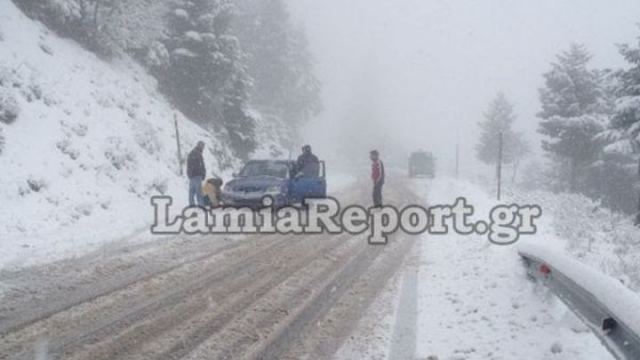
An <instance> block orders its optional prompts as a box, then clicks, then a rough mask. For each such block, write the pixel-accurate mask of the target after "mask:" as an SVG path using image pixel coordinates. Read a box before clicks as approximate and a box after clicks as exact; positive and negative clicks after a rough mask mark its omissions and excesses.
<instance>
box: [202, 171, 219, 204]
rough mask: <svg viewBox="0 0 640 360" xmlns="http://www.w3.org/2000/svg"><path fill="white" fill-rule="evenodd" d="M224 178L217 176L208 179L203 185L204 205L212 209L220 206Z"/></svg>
mask: <svg viewBox="0 0 640 360" xmlns="http://www.w3.org/2000/svg"><path fill="white" fill-rule="evenodd" d="M222 183H223V181H222V179H220V178H218V177H216V178H212V179H207V181H205V182H204V184H203V185H202V193H203V194H204V205H205V206H206V207H209V208H211V209H213V208H217V207H220V205H221V202H220V194H221V192H222Z"/></svg>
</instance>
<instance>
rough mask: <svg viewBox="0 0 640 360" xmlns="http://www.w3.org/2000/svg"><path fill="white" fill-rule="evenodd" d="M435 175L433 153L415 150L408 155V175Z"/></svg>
mask: <svg viewBox="0 0 640 360" xmlns="http://www.w3.org/2000/svg"><path fill="white" fill-rule="evenodd" d="M420 176H425V177H428V178H433V177H435V176H436V166H435V159H434V157H433V154H431V153H430V152H427V151H416V152H413V153H411V155H410V156H409V177H411V178H415V177H420Z"/></svg>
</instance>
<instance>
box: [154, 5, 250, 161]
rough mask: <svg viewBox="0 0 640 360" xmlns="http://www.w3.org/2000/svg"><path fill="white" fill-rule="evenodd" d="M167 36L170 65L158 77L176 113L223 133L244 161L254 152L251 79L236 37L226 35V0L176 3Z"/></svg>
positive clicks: (229, 16) (228, 9)
mask: <svg viewBox="0 0 640 360" xmlns="http://www.w3.org/2000/svg"><path fill="white" fill-rule="evenodd" d="M177 4H178V5H177V6H176V8H175V9H174V10H173V12H172V14H171V16H172V23H173V29H172V36H171V38H170V39H169V40H168V41H167V42H166V47H167V50H168V53H169V56H170V63H169V66H168V69H167V70H166V71H161V72H159V73H158V76H159V77H160V78H161V80H162V83H163V84H164V87H165V90H166V91H167V92H168V93H169V94H170V95H171V96H172V97H173V98H174V99H175V100H176V102H177V103H178V105H179V106H180V107H181V109H182V110H183V111H184V112H185V113H187V114H189V115H190V116H192V117H193V118H195V119H197V120H198V121H200V122H201V123H203V124H205V125H208V126H210V127H211V128H212V129H213V130H215V128H216V127H218V128H221V129H223V131H225V132H226V133H227V135H228V137H229V145H230V146H231V148H232V150H233V151H234V153H235V154H236V155H237V156H239V157H241V158H246V157H247V156H248V154H249V153H251V152H252V151H253V150H254V149H255V145H256V144H255V142H254V140H253V139H254V128H255V124H254V119H253V118H252V117H251V116H249V112H248V101H249V91H250V88H251V78H250V77H249V75H248V74H247V71H246V68H245V65H244V57H245V54H244V53H243V52H242V50H241V48H240V44H239V41H238V39H237V38H236V37H235V36H233V35H232V34H231V33H230V23H231V21H232V18H233V16H234V13H233V11H234V8H233V4H232V3H231V1H230V0H191V1H189V0H185V1H179V2H178V3H177Z"/></svg>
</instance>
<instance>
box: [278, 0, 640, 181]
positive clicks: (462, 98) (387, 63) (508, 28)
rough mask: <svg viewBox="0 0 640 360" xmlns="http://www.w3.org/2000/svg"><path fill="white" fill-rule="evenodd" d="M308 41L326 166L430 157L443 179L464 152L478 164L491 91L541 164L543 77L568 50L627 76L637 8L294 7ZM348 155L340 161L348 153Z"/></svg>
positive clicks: (305, 3) (440, 2)
mask: <svg viewBox="0 0 640 360" xmlns="http://www.w3.org/2000/svg"><path fill="white" fill-rule="evenodd" d="M290 6H291V11H292V16H293V18H294V20H295V22H296V23H298V24H299V25H300V26H301V27H303V28H304V29H305V30H306V32H307V34H308V37H309V42H310V47H311V49H312V52H313V54H314V57H315V59H316V68H317V73H318V76H319V77H320V79H321V81H322V83H323V100H324V107H325V110H324V112H323V113H322V114H320V115H319V116H318V117H317V118H316V119H315V120H314V121H313V122H312V123H310V124H309V125H308V126H307V128H306V129H305V131H304V138H305V141H306V142H309V143H311V144H313V145H314V147H315V149H316V152H318V153H319V154H320V155H321V156H323V157H325V158H328V159H332V160H335V161H336V162H338V161H339V160H343V161H344V160H345V159H354V158H358V159H362V160H363V161H366V157H367V150H368V149H370V148H378V149H380V150H381V151H382V153H383V157H385V156H386V158H387V159H394V160H398V161H400V159H403V157H404V156H406V155H407V154H408V153H409V152H410V151H412V150H414V149H418V148H422V149H425V150H429V151H432V152H433V153H434V154H435V155H436V157H437V158H438V163H439V168H440V170H441V171H450V170H451V169H452V168H453V166H454V165H453V164H454V161H453V159H454V154H455V144H456V143H457V142H458V143H459V144H460V149H461V168H462V170H461V171H462V172H463V173H465V174H473V173H476V172H478V171H483V166H482V165H479V162H478V161H477V160H475V152H474V145H475V142H476V135H477V133H478V127H477V124H476V123H477V121H478V120H480V119H481V118H482V114H483V112H484V111H485V110H486V109H487V106H488V104H489V102H490V101H491V100H492V98H493V97H494V96H495V95H496V93H497V92H498V91H502V92H504V93H505V94H506V95H507V97H508V98H509V99H510V100H511V101H512V102H513V103H514V104H515V110H516V113H517V115H518V120H517V123H516V125H515V128H516V130H519V131H524V132H526V134H527V137H528V139H529V142H530V143H531V147H532V150H533V151H534V152H535V153H536V154H537V155H536V156H540V153H541V151H540V145H539V143H540V140H539V137H538V135H537V133H536V129H537V123H538V120H537V118H536V117H535V114H536V113H537V112H538V111H539V108H540V104H539V101H538V88H539V87H541V86H542V83H543V78H542V73H544V72H545V71H547V70H548V69H549V64H550V62H552V61H553V60H554V59H555V56H556V55H557V54H558V53H559V52H560V51H563V50H566V49H567V48H568V47H569V45H570V44H571V43H572V42H576V43H582V44H584V45H586V47H587V48H588V49H589V50H590V51H591V53H592V54H593V55H594V58H593V63H592V64H593V65H594V66H597V67H621V66H624V61H623V59H622V57H621V56H620V55H619V54H618V51H617V48H616V46H615V44H618V43H630V42H634V41H635V38H636V35H637V34H638V28H637V25H636V22H637V21H638V20H639V19H640V15H639V14H640V2H638V1H637V0H617V1H578V0H572V1H569V0H564V1H559V0H543V1H527V2H525V1H508V0H490V1H476V0H457V1H444V0H437V1H436V0H429V1H425V0H422V1H421V0H393V1H392V0H374V1H372V0H349V1H342V0H323V1H318V0H290ZM347 152H348V154H345V153H347Z"/></svg>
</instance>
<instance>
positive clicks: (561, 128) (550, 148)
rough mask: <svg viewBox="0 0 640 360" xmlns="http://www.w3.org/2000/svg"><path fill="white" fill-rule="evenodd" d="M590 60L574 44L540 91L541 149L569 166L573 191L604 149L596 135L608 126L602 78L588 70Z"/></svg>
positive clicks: (547, 77)
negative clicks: (585, 171)
mask: <svg viewBox="0 0 640 360" xmlns="http://www.w3.org/2000/svg"><path fill="white" fill-rule="evenodd" d="M590 60H591V55H590V54H589V52H588V51H587V50H586V49H585V48H584V46H581V45H576V44H573V45H571V47H570V49H569V50H568V51H565V52H563V53H561V54H560V55H558V57H557V61H556V62H554V63H552V64H551V70H550V71H549V72H547V73H545V74H544V78H545V87H544V88H542V89H540V102H541V103H542V111H541V112H540V113H539V114H538V117H539V118H541V119H542V120H541V121H540V127H539V129H538V132H539V133H541V134H542V135H544V136H546V138H545V139H544V140H543V141H542V148H543V149H544V150H545V151H546V152H547V153H548V154H549V155H551V158H552V159H557V160H559V161H562V162H566V163H567V165H568V167H569V174H568V179H567V182H568V183H569V186H568V187H569V190H570V191H576V190H577V186H578V180H579V177H581V176H583V172H584V169H585V167H587V166H588V165H589V164H591V163H592V162H593V161H595V160H596V158H597V156H598V154H599V152H600V150H601V148H602V144H601V143H599V142H598V141H597V139H596V136H597V135H598V134H599V133H600V132H601V131H602V130H603V129H604V124H605V123H606V99H605V95H604V92H603V89H602V86H601V75H600V72H599V71H597V70H593V69H590V68H589V67H588V64H589V62H590Z"/></svg>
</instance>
